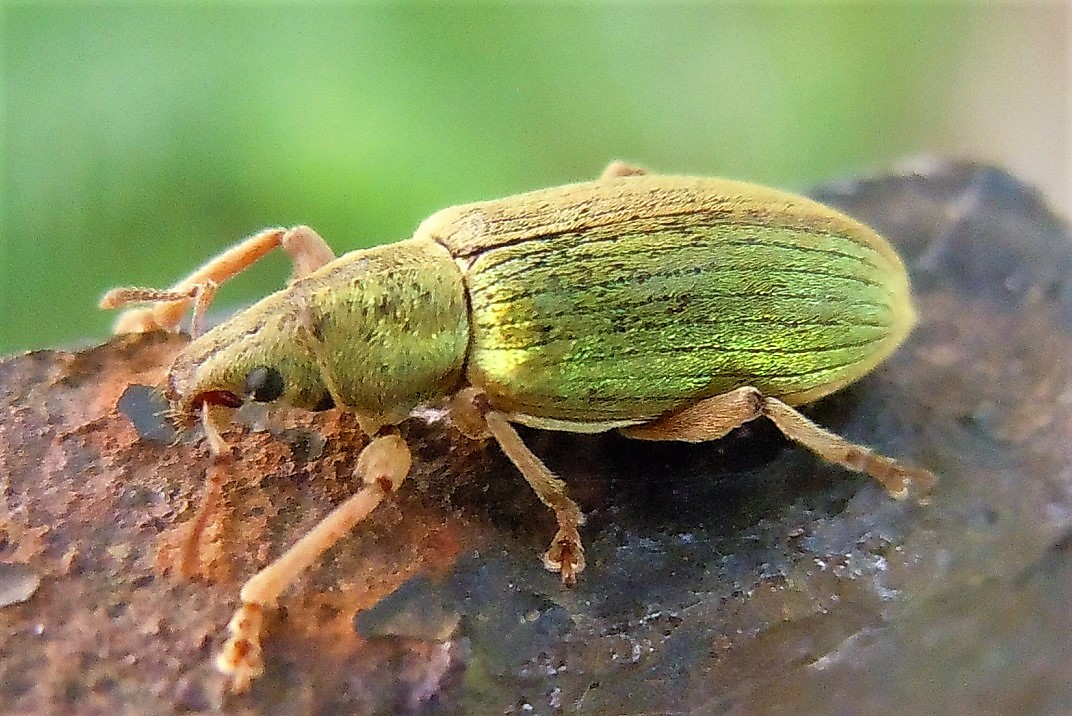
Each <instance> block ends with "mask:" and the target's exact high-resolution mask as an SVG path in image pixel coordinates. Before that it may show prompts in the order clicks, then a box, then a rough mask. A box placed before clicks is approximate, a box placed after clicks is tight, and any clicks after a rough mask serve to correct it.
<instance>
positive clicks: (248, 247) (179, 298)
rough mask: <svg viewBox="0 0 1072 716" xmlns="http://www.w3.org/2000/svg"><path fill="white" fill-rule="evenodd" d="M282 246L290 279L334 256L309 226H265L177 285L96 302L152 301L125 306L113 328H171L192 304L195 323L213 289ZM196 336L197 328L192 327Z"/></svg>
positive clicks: (121, 292) (120, 292)
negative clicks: (289, 261)
mask: <svg viewBox="0 0 1072 716" xmlns="http://www.w3.org/2000/svg"><path fill="white" fill-rule="evenodd" d="M277 247H279V248H282V249H283V251H284V252H285V253H286V254H287V256H289V257H290V259H291V262H292V264H293V266H294V272H293V276H292V278H291V280H292V281H293V280H295V279H299V278H302V277H303V276H306V275H308V274H309V273H311V272H313V271H315V270H316V269H318V268H320V267H321V266H323V265H324V264H326V263H329V262H331V261H332V260H334V258H335V254H334V252H332V250H331V248H330V247H329V246H328V245H327V243H325V242H324V240H323V239H322V238H320V236H319V235H318V234H317V233H316V232H315V231H313V230H312V229H310V228H309V227H307V226H296V227H294V228H292V229H278V228H277V229H266V230H264V231H262V232H260V233H258V234H254V235H253V236H250V237H249V238H247V239H245V240H243V241H242V242H240V243H238V244H236V245H235V246H232V247H231V248H229V249H227V250H226V251H224V252H223V253H222V254H220V255H219V256H216V257H215V258H213V259H211V260H209V261H208V262H207V263H205V264H204V265H203V266H201V267H200V268H198V269H197V270H196V271H194V272H193V273H191V274H190V275H189V276H187V277H186V278H184V279H183V280H181V281H179V282H178V283H177V284H175V285H174V286H173V287H171V289H169V290H167V291H158V290H154V289H146V288H117V289H114V290H112V291H109V292H108V293H106V294H105V295H104V297H103V298H102V299H101V301H100V306H101V308H105V309H113V308H121V307H123V306H125V305H128V304H131V303H152V304H153V305H150V306H140V307H138V308H132V309H129V310H127V311H124V312H123V313H122V314H120V316H119V318H117V319H116V322H115V325H114V327H113V329H112V330H113V331H114V332H115V333H145V332H147V331H153V330H160V329H162V330H166V331H175V330H177V329H178V326H179V323H180V322H181V321H182V317H183V315H185V313H186V311H187V310H188V309H189V307H190V302H191V301H194V303H195V313H194V324H195V328H196V327H199V324H200V319H201V318H203V316H204V313H205V312H207V310H208V305H209V303H211V299H212V296H214V295H215V288H216V287H217V286H219V285H220V284H222V283H223V282H224V281H227V280H229V279H231V278H234V277H235V276H236V275H238V274H239V273H241V272H242V271H244V270H246V269H247V268H249V267H250V266H252V265H253V264H254V263H256V262H257V261H259V260H260V259H262V258H263V257H264V256H265V255H267V254H268V253H269V252H271V251H272V250H273V249H275V248H277ZM192 332H193V333H195V335H196V331H192Z"/></svg>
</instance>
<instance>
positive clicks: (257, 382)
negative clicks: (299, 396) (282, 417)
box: [246, 365, 284, 403]
mask: <svg viewBox="0 0 1072 716" xmlns="http://www.w3.org/2000/svg"><path fill="white" fill-rule="evenodd" d="M283 387H284V386H283V376H282V375H280V373H279V371H278V370H276V369H275V368H269V367H267V366H263V365H262V366H258V367H256V368H254V369H253V370H251V371H250V372H249V373H248V374H247V375H246V395H248V396H249V397H250V398H251V399H252V400H254V401H256V402H258V403H270V402H272V401H273V400H275V399H276V398H278V397H279V396H281V395H283Z"/></svg>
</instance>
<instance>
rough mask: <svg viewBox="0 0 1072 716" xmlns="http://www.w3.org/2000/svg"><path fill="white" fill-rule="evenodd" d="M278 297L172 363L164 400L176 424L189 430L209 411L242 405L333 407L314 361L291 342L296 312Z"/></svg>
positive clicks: (200, 341) (196, 343) (199, 342)
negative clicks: (205, 409)
mask: <svg viewBox="0 0 1072 716" xmlns="http://www.w3.org/2000/svg"><path fill="white" fill-rule="evenodd" d="M279 297H280V294H273V295H272V296H269V297H268V298H266V299H264V300H263V301H261V302H260V303H257V304H255V305H254V306H252V307H250V308H249V309H247V310H245V311H243V312H241V313H239V314H237V315H236V316H234V317H233V318H231V319H230V320H229V321H227V322H225V323H222V324H220V325H219V326H217V327H215V328H213V329H212V330H211V331H209V332H208V333H205V334H204V335H202V336H200V337H199V338H197V339H196V340H194V341H193V342H191V343H190V345H188V346H187V347H186V348H185V349H184V350H183V351H182V352H181V353H180V354H179V355H178V357H177V358H176V359H175V361H174V363H172V366H171V370H170V372H169V375H168V383H167V388H166V396H167V399H168V402H169V403H170V406H171V412H172V414H173V416H174V418H175V421H176V423H177V424H178V425H179V426H180V427H183V428H187V427H190V426H192V425H193V424H194V423H195V422H197V420H198V419H199V418H200V417H201V413H202V410H203V409H204V408H205V407H206V406H207V407H210V408H211V407H218V408H239V407H241V406H242V405H244V404H245V403H248V402H255V403H268V404H280V405H291V406H294V407H297V408H303V409H305V410H324V409H327V408H330V407H332V400H331V396H330V394H329V393H328V389H327V387H326V386H325V385H324V383H323V380H322V379H321V377H320V370H319V369H318V367H317V364H316V362H315V360H314V359H313V358H312V356H311V355H310V353H309V352H308V351H307V350H304V349H303V346H302V345H301V343H300V341H298V340H296V339H295V331H294V325H293V324H294V322H295V317H294V312H293V311H292V310H291V311H288V310H285V309H284V308H283V306H282V305H280V303H281V302H280V300H279Z"/></svg>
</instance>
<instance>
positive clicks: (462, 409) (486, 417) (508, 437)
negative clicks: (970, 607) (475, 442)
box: [451, 388, 585, 586]
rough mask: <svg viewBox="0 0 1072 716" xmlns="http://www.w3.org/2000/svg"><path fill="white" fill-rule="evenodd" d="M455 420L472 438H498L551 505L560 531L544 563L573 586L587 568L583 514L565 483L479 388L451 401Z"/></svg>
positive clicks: (464, 392) (515, 463) (537, 492)
mask: <svg viewBox="0 0 1072 716" xmlns="http://www.w3.org/2000/svg"><path fill="white" fill-rule="evenodd" d="M451 414H452V419H453V420H454V422H455V424H456V425H457V426H458V428H459V429H460V430H461V431H462V432H464V433H465V434H467V435H469V436H470V437H474V438H476V437H487V436H489V435H490V436H491V437H493V438H495V441H496V442H498V443H499V447H500V448H502V451H503V452H504V453H506V456H507V457H508V458H510V461H511V462H512V463H514V466H516V467H517V469H518V470H520V471H521V474H522V475H523V476H524V477H525V480H526V481H527V482H528V483H529V485H530V486H531V487H532V489H533V490H535V491H536V496H537V497H539V498H540V501H541V502H543V503H544V504H545V505H547V506H548V507H550V508H551V510H552V511H553V512H554V513H555V519H556V520H557V521H558V532H557V533H556V534H555V537H554V539H553V540H551V546H550V547H549V548H548V549H547V552H546V553H544V557H543V564H544V566H545V567H547V569H549V570H550V571H552V572H559V573H561V575H562V582H563V584H565V585H567V586H572V585H574V584H576V582H577V575H578V574H580V573H581V571H582V570H583V569H584V564H585V563H584V547H583V546H582V545H581V535H580V533H579V532H578V531H577V528H578V527H580V526H581V525H582V524H584V515H583V514H582V513H581V508H580V507H578V506H577V503H576V502H574V501H573V500H571V499H570V498H569V495H567V494H566V483H565V482H563V481H562V480H561V479H560V478H558V477H556V476H555V474H554V473H553V472H551V471H550V470H548V469H547V466H546V465H544V464H543V461H542V460H540V458H538V457H536V455H535V454H533V452H532V451H531V450H529V449H528V447H527V446H526V445H525V443H524V442H522V440H521V436H520V435H518V434H517V431H516V430H514V426H513V425H511V424H510V423H509V422H508V421H507V420H506V417H505V416H504V415H503V414H502V413H498V412H495V411H494V410H491V409H490V407H489V406H488V404H487V400H486V398H485V396H484V394H483V393H482V392H481V391H480V390H479V389H477V388H466V389H464V390H462V391H460V392H459V393H458V394H457V395H456V396H455V397H454V400H453V401H452V403H451Z"/></svg>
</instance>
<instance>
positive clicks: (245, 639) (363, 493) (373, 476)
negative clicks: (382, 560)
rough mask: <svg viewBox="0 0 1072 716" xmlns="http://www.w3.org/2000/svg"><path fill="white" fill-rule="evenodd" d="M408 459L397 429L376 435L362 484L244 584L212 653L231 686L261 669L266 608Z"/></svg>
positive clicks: (396, 479)
mask: <svg viewBox="0 0 1072 716" xmlns="http://www.w3.org/2000/svg"><path fill="white" fill-rule="evenodd" d="M411 460H412V459H411V456H410V452H409V448H408V447H407V446H406V442H405V441H404V440H403V439H402V437H401V436H399V435H398V434H397V433H396V432H391V433H389V434H385V435H380V436H378V437H376V438H374V439H373V440H372V442H370V443H369V444H368V445H366V446H365V449H364V450H362V451H361V455H360V456H358V459H357V471H358V473H360V475H361V477H362V480H363V481H364V487H362V488H361V490H359V491H358V492H357V493H356V494H354V495H353V496H351V497H350V498H349V499H347V500H346V501H345V502H344V503H342V504H341V505H339V506H338V507H336V508H335V509H334V510H333V511H332V512H331V513H330V514H328V516H327V517H325V518H324V519H323V520H321V522H320V523H319V524H317V526H316V527H314V528H313V529H312V530H311V531H309V532H308V533H307V534H306V535H305V536H303V537H302V538H301V539H300V540H298V541H297V542H296V543H295V544H294V545H292V546H291V547H290V549H288V550H287V551H286V552H284V553H283V555H282V556H280V557H279V558H278V559H276V560H275V561H274V562H272V563H271V564H269V565H268V566H267V567H265V568H264V569H262V570H261V571H259V572H257V573H256V574H255V575H253V577H251V578H250V579H249V581H247V582H246V583H245V585H244V586H243V587H242V591H241V599H242V606H241V607H240V608H239V609H238V611H236V612H235V615H234V617H233V618H232V619H231V622H230V624H228V627H227V628H228V630H229V631H230V634H231V635H230V638H229V639H228V640H227V643H226V644H224V646H223V649H222V650H221V652H220V654H219V656H217V658H216V666H217V668H219V670H220V671H222V672H223V673H225V674H228V675H229V676H230V677H231V686H232V688H233V689H234V691H236V692H241V691H245V690H246V689H247V688H248V687H249V685H250V683H251V682H252V681H253V679H256V678H257V677H258V676H260V675H261V673H263V671H264V660H263V657H262V653H261V633H262V627H263V622H264V612H265V610H266V609H270V608H272V607H273V606H274V605H275V603H276V600H277V599H278V598H279V595H280V594H281V593H282V592H283V590H285V589H286V588H287V587H288V586H290V585H291V584H292V583H293V582H294V581H295V580H296V579H297V578H298V576H299V575H300V574H301V573H302V572H303V571H305V570H306V569H307V568H308V567H309V566H310V565H312V564H314V563H316V561H317V560H318V559H319V558H320V555H322V554H323V553H324V552H325V551H326V550H328V549H329V548H331V547H332V545H334V544H335V543H336V542H338V541H339V540H340V539H342V538H343V537H345V536H346V535H347V534H348V533H349V532H350V531H351V530H352V529H353V528H354V526H355V525H356V524H357V523H358V522H360V521H361V520H363V519H365V517H367V516H368V514H369V513H370V512H372V510H374V509H376V507H377V506H378V505H379V504H380V502H381V501H382V500H383V498H384V497H385V496H387V495H388V494H390V493H392V492H394V491H396V490H397V489H398V488H399V486H400V485H401V484H402V482H403V481H404V480H405V478H406V475H407V474H409V469H410V464H411Z"/></svg>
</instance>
